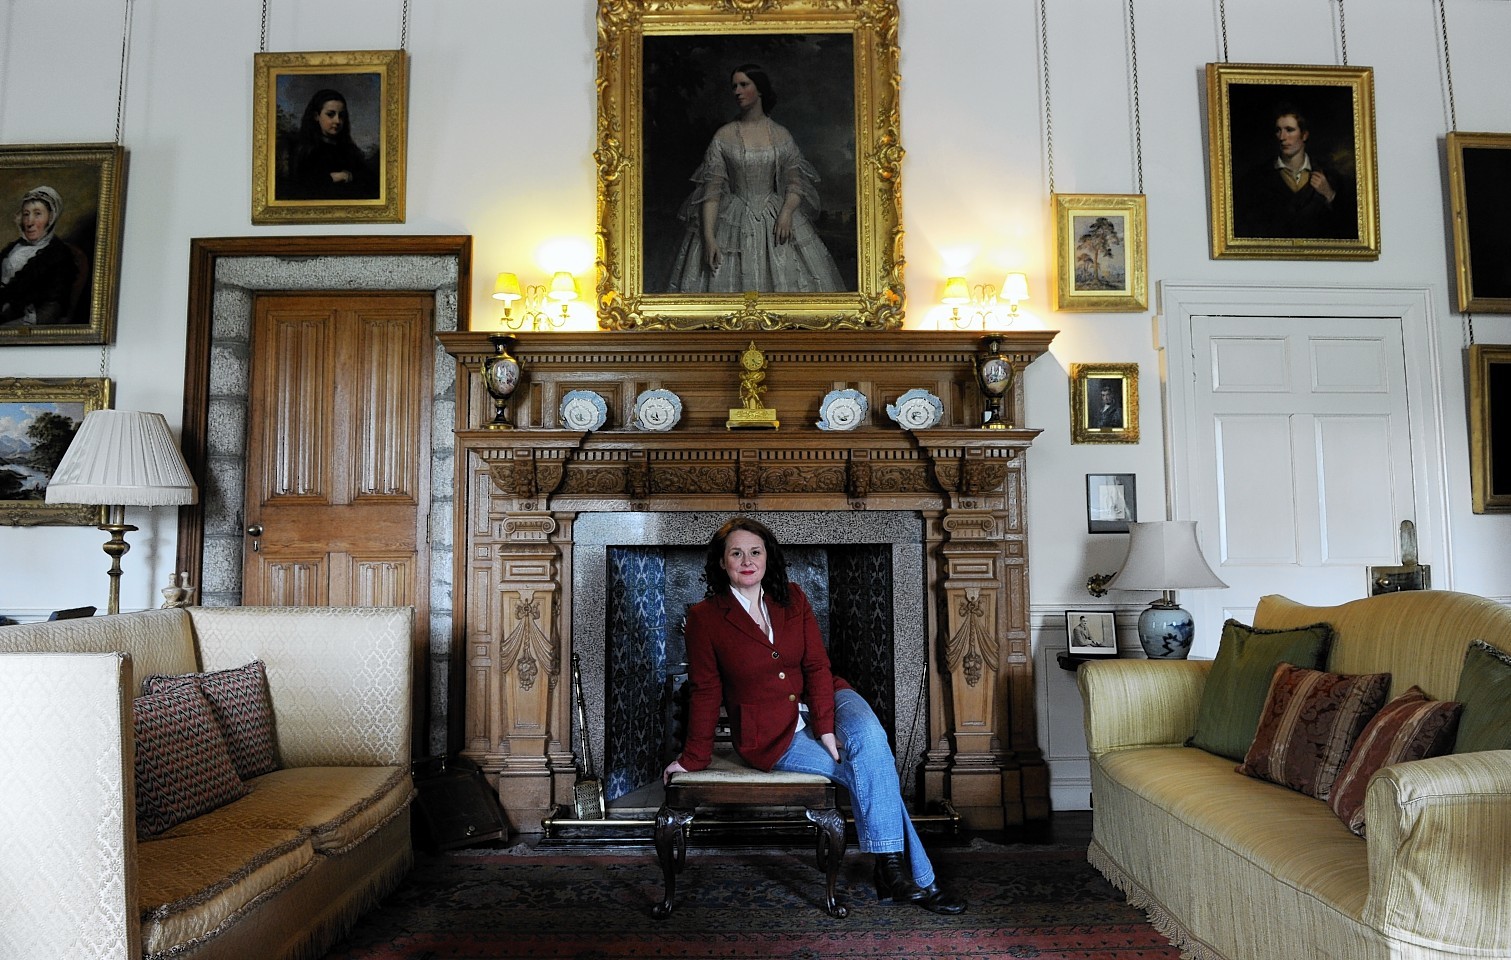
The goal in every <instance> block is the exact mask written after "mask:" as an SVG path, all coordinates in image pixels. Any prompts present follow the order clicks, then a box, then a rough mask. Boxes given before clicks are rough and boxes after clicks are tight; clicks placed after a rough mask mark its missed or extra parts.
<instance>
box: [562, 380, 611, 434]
mask: <svg viewBox="0 0 1511 960" xmlns="http://www.w3.org/2000/svg"><path fill="white" fill-rule="evenodd" d="M608 419H609V405H608V404H607V403H604V401H603V398H602V397H600V396H599V395H598V394H596V393H594V392H593V391H591V390H568V391H567V393H566V395H565V396H564V397H562V398H561V425H562V426H563V427H566V428H567V429H568V430H597V429H599V428H600V427H602V426H603V425H604V423H605V422H607V420H608Z"/></svg>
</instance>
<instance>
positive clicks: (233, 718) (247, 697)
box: [142, 660, 278, 780]
mask: <svg viewBox="0 0 1511 960" xmlns="http://www.w3.org/2000/svg"><path fill="white" fill-rule="evenodd" d="M187 687H197V688H198V689H199V691H200V692H201V693H203V694H204V695H205V699H206V700H208V701H209V702H210V710H211V712H212V713H214V715H215V720H216V722H217V723H219V724H220V732H221V734H222V735H223V736H224V737H225V738H226V749H227V750H229V751H230V754H231V763H232V764H233V765H234V766H235V767H236V774H237V776H239V777H241V779H243V780H250V779H252V778H253V777H260V776H262V775H263V774H264V773H272V772H273V771H274V770H277V769H278V757H277V755H276V753H275V751H274V748H273V704H272V703H271V702H270V700H269V699H268V674H267V670H266V668H265V667H264V666H263V662H262V661H261V660H253V661H252V662H251V663H249V664H246V665H245V666H241V667H234V668H232V669H230V670H216V671H214V672H213V673H185V674H180V675H178V676H173V677H166V676H162V675H158V676H152V677H148V678H147V679H146V680H145V681H144V682H143V683H142V689H143V691H144V692H145V693H166V692H168V691H172V690H183V689H185V688H187Z"/></svg>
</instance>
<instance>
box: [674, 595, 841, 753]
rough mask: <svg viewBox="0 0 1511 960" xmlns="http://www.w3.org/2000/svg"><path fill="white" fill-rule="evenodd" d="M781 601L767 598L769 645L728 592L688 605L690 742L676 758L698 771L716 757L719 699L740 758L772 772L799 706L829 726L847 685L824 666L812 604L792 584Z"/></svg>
mask: <svg viewBox="0 0 1511 960" xmlns="http://www.w3.org/2000/svg"><path fill="white" fill-rule="evenodd" d="M788 590H789V591H790V594H789V600H788V604H787V606H786V607H782V606H779V605H777V604H776V603H775V602H774V601H772V600H771V599H770V598H768V599H767V601H766V606H767V609H768V610H769V611H770V613H771V626H772V633H773V635H774V636H775V637H776V643H775V645H773V644H772V643H770V642H768V641H767V639H766V636H765V634H763V633H762V632H761V630H760V629H759V628H758V627H757V626H756V625H755V621H754V620H752V619H750V615H749V614H748V613H746V612H745V610H744V609H743V608H742V607H741V606H740V604H739V601H737V600H736V599H735V598H734V597H733V596H731V595H730V594H729V593H728V592H727V591H726V592H724V593H721V594H719V595H717V596H714V597H710V598H708V599H707V600H703V601H701V602H699V603H696V604H693V605H692V606H691V607H689V608H688V610H687V630H686V637H687V668H688V669H687V680H688V683H689V684H691V685H692V695H691V697H690V699H689V701H688V707H689V709H688V720H687V742H686V743H685V744H683V746H682V756H681V757H679V758H678V759H679V760H680V761H681V762H682V766H684V767H686V768H687V769H688V770H702V769H703V768H704V767H706V766H708V763H709V760H710V759H711V758H712V755H713V742H714V726H715V725H716V724H717V723H718V719H719V705H720V704H721V703H722V704H724V706H725V708H726V709H727V710H728V712H729V721H730V729H731V731H732V732H733V734H734V744H735V749H736V750H737V751H739V754H740V756H741V757H744V758H745V762H746V763H749V764H750V765H751V766H753V767H756V768H758V769H761V770H770V769H771V768H772V766H774V765H775V764H776V762H777V761H778V760H780V759H781V758H782V754H784V753H786V752H787V747H788V746H789V745H790V744H791V743H792V733H793V729H794V728H795V727H796V726H797V712H798V704H800V703H804V704H807V705H808V725H809V726H811V727H813V729H814V732H815V733H817V734H819V735H823V734H825V733H833V732H834V691H835V690H839V689H846V688H848V687H849V684H847V683H845V681H843V680H841V679H840V678H839V677H836V676H834V674H833V673H832V672H831V671H830V669H829V654H828V653H827V652H826V651H825V650H824V644H823V641H822V640H821V639H820V637H819V630H818V621H817V620H816V619H814V616H813V608H812V607H811V606H809V604H808V598H807V597H806V596H805V595H804V594H803V591H802V589H801V588H800V587H798V585H797V584H795V583H794V584H790V585H789V587H788Z"/></svg>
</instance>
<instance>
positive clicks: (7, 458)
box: [0, 377, 111, 527]
mask: <svg viewBox="0 0 1511 960" xmlns="http://www.w3.org/2000/svg"><path fill="white" fill-rule="evenodd" d="M110 395H111V383H110V381H109V380H108V379H106V378H104V377H74V378H70V379H61V378H59V379H33V378H29V377H0V523H3V524H9V525H11V526H18V527H19V526H41V525H58V526H64V525H98V524H101V523H104V522H105V510H106V508H105V507H95V506H89V505H88V504H75V503H48V502H47V501H46V500H45V497H46V495H47V482H48V481H49V480H51V479H52V475H53V472H54V471H55V470H57V468H58V464H59V463H60V462H61V461H62V459H63V453H64V451H66V450H67V449H68V444H69V442H70V441H72V439H73V435H74V434H75V433H77V432H78V429H79V424H81V423H83V422H84V415H85V414H86V413H89V412H90V411H92V410H107V409H109V408H110ZM59 418H61V420H60V419H59Z"/></svg>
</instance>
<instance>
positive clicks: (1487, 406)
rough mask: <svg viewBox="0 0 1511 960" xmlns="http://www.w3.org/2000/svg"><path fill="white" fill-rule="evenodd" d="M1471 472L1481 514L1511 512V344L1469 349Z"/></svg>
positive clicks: (1471, 483)
mask: <svg viewBox="0 0 1511 960" xmlns="http://www.w3.org/2000/svg"><path fill="white" fill-rule="evenodd" d="M1469 473H1470V487H1471V488H1472V489H1473V492H1474V512H1475V513H1511V345H1506V344H1499V345H1493V344H1486V343H1476V344H1473V345H1471V346H1470V347H1469Z"/></svg>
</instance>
